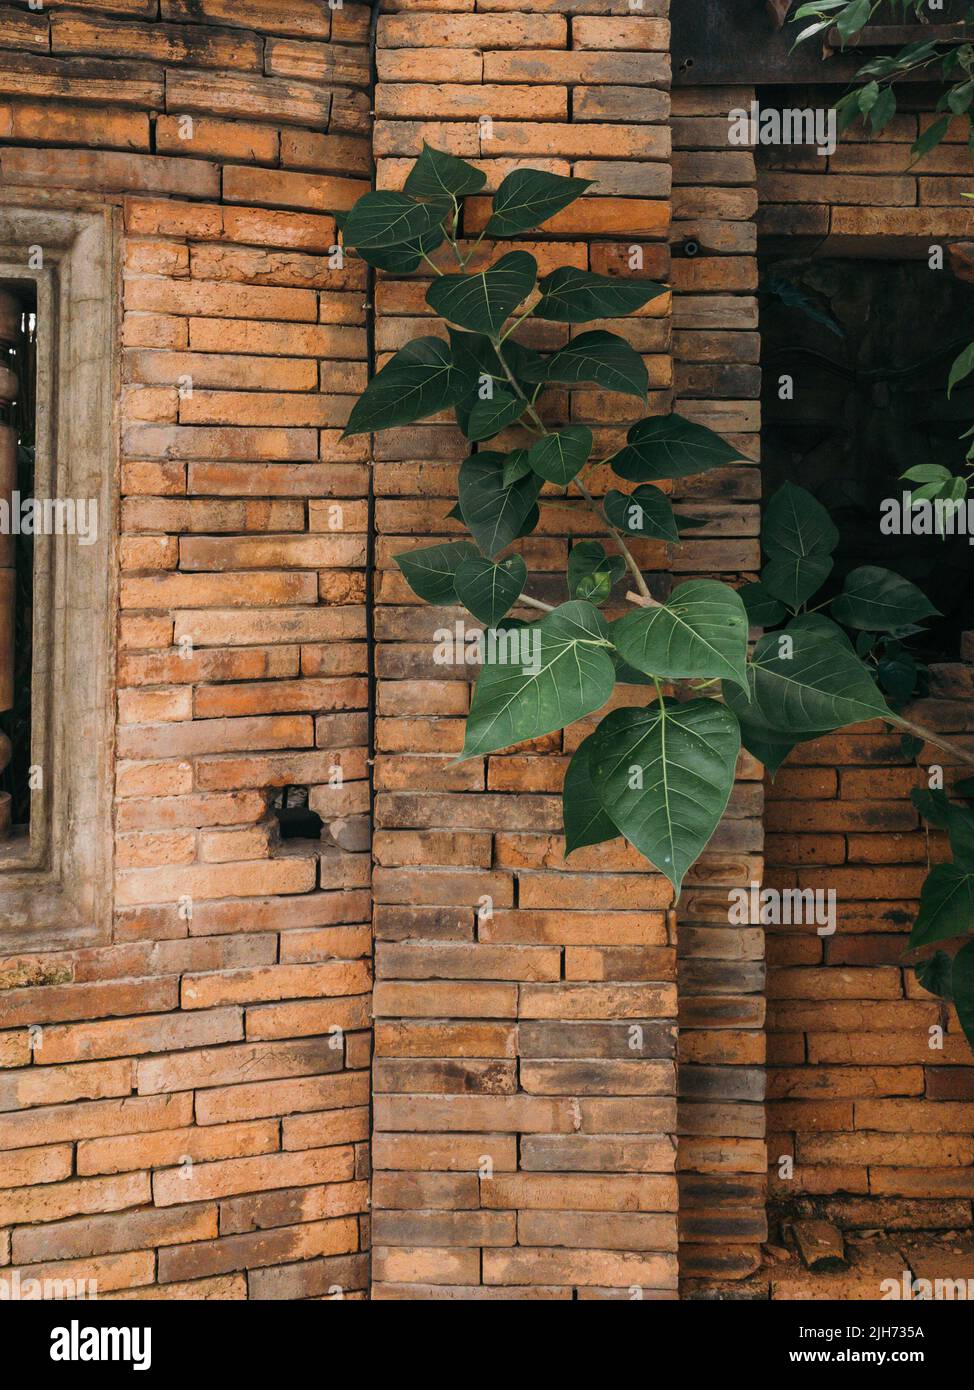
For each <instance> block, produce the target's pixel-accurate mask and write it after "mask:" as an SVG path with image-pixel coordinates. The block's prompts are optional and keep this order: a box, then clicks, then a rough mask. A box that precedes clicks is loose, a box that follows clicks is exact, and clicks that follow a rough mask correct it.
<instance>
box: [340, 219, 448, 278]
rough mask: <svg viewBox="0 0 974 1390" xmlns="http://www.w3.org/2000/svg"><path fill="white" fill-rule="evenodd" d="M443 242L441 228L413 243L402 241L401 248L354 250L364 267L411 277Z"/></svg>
mask: <svg viewBox="0 0 974 1390" xmlns="http://www.w3.org/2000/svg"><path fill="white" fill-rule="evenodd" d="M445 240H446V234H445V232H444V231H443V228H442V227H433V228H431V229H430V231H428V232H424V233H423V235H422V236H421V237H417V238H416V239H415V240H414V241H404V242H403V243H402V245H401V246H374V247H371V248H366V249H365V250H363V249H362V248H361V247H357V248H356V250H357V251H358V254H359V255H360V256H361V257H362V260H363V261H365V263H366V265H371V266H374V267H375V269H376V270H388V271H390V272H391V273H392V274H393V275H411V274H412V272H413V271H414V270H416V269H417V267H418V266H419V264H420V262H421V261H422V259H423V256H424V255H427V256H428V255H429V254H430V253H431V252H432V251H435V250H436V248H437V247H438V246H442V245H443V242H444V241H445Z"/></svg>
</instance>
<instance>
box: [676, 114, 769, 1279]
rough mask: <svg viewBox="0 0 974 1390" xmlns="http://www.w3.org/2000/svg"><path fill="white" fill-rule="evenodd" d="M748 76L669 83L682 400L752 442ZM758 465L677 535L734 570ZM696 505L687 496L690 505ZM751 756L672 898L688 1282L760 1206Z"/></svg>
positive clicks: (737, 439)
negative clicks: (722, 82)
mask: <svg viewBox="0 0 974 1390" xmlns="http://www.w3.org/2000/svg"><path fill="white" fill-rule="evenodd" d="M752 96H753V92H752V91H751V90H749V89H743V88H716V87H714V88H705V87H699V88H685V89H683V90H679V91H676V92H674V94H673V143H674V155H673V177H674V193H673V247H674V261H673V287H674V300H673V328H674V334H673V338H674V341H673V354H674V359H675V364H676V366H675V372H676V393H677V402H678V403H677V408H678V409H679V411H680V412H681V414H683V415H686V416H687V417H688V418H689V419H692V420H698V421H699V422H700V423H701V424H704V425H708V426H709V427H710V428H711V429H715V430H718V431H719V432H720V433H721V434H722V435H724V436H725V437H726V438H727V439H728V440H730V441H731V442H732V443H733V444H735V445H736V446H737V447H739V448H740V450H741V452H742V454H743V455H744V456H746V457H747V458H750V459H753V460H757V459H759V458H760V453H759V438H758V429H759V425H760V419H759V415H760V411H759V402H758V397H759V396H760V368H759V367H758V365H757V364H758V360H759V356H760V341H759V338H758V333H757V327H758V310H757V300H756V298H755V290H756V288H757V261H756V259H755V256H756V252H757V232H756V228H755V221H754V219H755V214H756V212H757V194H756V192H755V190H754V182H755V170H754V157H753V155H752V154H751V153H750V151H740V150H732V149H731V148H730V147H729V146H728V143H727V131H728V123H727V113H728V112H729V111H730V110H731V109H732V108H734V107H742V106H743V107H746V106H748V104H749V103H750V101H751V98H752ZM760 492H761V476H760V471H759V469H758V468H757V467H755V466H753V465H747V464H744V465H739V466H736V467H734V468H728V469H725V470H721V471H720V472H713V473H707V474H705V475H703V476H702V477H698V478H691V479H689V480H688V483H687V484H686V485H681V488H680V494H679V495H680V497H681V500H682V498H687V499H688V500H689V501H691V502H692V503H694V504H699V509H700V511H701V512H702V514H704V515H706V516H707V518H708V524H707V526H706V527H701V529H700V530H698V531H694V532H693V533H692V537H693V539H692V540H691V541H690V542H689V543H688V544H685V545H683V546H681V548H680V551H679V563H680V564H681V565H684V566H686V567H688V568H690V569H692V570H693V572H694V573H695V574H706V575H711V576H713V577H714V578H718V579H724V580H726V581H728V582H730V583H736V582H738V581H739V580H740V579H742V578H743V579H747V578H753V577H756V576H755V574H754V571H756V570H757V569H758V568H759V567H760V553H759V542H758V533H759V529H760V514H759V505H758V502H759V498H760ZM693 509H694V508H693V507H692V506H683V508H682V510H684V511H692V510H693ZM761 774H762V769H761V767H760V765H759V764H758V763H756V762H755V760H754V759H753V758H751V757H750V756H749V755H748V754H747V753H742V755H741V760H740V764H739V767H738V782H737V786H736V788H735V791H734V794H733V796H732V798H731V802H730V806H729V808H728V813H727V816H726V817H725V819H724V822H723V824H722V825H721V826H720V827H719V828H718V830H717V833H716V835H715V836H714V839H713V840H712V841H711V844H710V846H709V848H708V850H707V853H706V854H705V855H704V857H703V858H702V859H701V861H700V863H699V864H697V866H696V867H695V868H694V870H693V872H692V874H691V876H690V878H689V879H688V886H687V888H686V890H685V891H684V896H683V900H682V902H681V905H680V914H679V917H680V946H679V956H680V968H679V978H680V1144H679V1170H680V1238H681V1250H680V1272H681V1275H682V1276H683V1278H684V1289H685V1292H686V1293H687V1294H689V1295H691V1296H692V1295H693V1294H695V1293H705V1292H707V1291H711V1292H713V1291H714V1290H715V1289H718V1288H720V1287H721V1285H722V1284H724V1282H725V1281H730V1287H728V1288H727V1289H726V1290H725V1291H726V1292H727V1293H729V1294H731V1295H733V1284H734V1282H735V1281H739V1280H741V1279H743V1278H745V1277H746V1276H747V1275H749V1274H751V1273H752V1272H753V1271H754V1269H755V1268H756V1266H757V1264H758V1262H759V1259H760V1251H759V1245H760V1242H761V1240H762V1239H763V1238H764V1236H765V1234H766V1222H765V1215H764V1188H765V1167H766V1159H765V1146H764V1108H763V1103H762V1102H763V1099H764V1072H763V1063H764V1032H763V1027H764V933H763V929H762V928H761V927H760V926H759V925H757V924H751V925H747V926H731V925H730V924H729V922H728V892H729V890H730V889H731V888H734V887H743V886H746V885H747V884H748V883H751V882H756V881H760V879H761V874H762V860H761V850H762V839H763V832H762V826H761V815H762V810H763V789H762V785H761V781H760V778H761Z"/></svg>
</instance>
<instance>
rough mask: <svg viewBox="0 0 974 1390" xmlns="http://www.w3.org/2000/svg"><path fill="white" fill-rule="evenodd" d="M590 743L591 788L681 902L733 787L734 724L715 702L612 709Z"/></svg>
mask: <svg viewBox="0 0 974 1390" xmlns="http://www.w3.org/2000/svg"><path fill="white" fill-rule="evenodd" d="M592 737H593V744H592V751H591V754H590V767H591V772H592V781H593V783H594V784H595V787H596V790H597V792H598V795H599V799H600V800H601V802H602V806H603V809H604V810H605V811H606V813H607V815H609V816H610V817H611V819H612V820H613V821H614V823H615V824H616V826H618V828H619V830H620V831H621V833H622V834H623V835H624V836H625V837H626V839H627V840H628V841H629V842H630V843H631V844H633V845H635V847H636V849H638V850H639V851H640V853H642V854H644V855H645V856H646V858H647V859H648V860H649V861H650V862H651V863H652V864H654V865H655V866H656V868H657V869H659V871H660V872H661V873H663V874H665V875H666V877H667V878H668V879H669V880H670V882H671V883H672V884H673V887H674V889H675V891H676V893H677V895H679V892H680V888H681V886H682V884H683V879H684V877H685V876H686V872H687V870H688V869H689V868H690V866H691V864H693V862H694V861H695V860H696V859H697V857H698V856H699V854H700V853H701V851H702V850H703V849H704V848H705V847H706V845H707V842H708V841H709V839H710V837H711V835H712V834H713V833H714V830H715V829H716V827H717V823H718V822H719V820H720V818H721V816H722V815H723V813H724V808H725V807H726V805H727V801H728V798H729V796H730V793H731V788H732V787H733V785H734V769H735V766H736V764H737V755H738V753H739V751H740V746H741V736H740V730H739V728H738V725H737V720H736V719H735V718H734V716H733V714H732V713H731V712H730V710H729V709H727V708H726V707H725V706H724V705H721V704H718V703H717V701H716V700H691V701H690V702H689V703H688V704H683V705H681V704H677V703H676V702H675V701H670V700H657V701H655V702H654V703H653V704H651V705H649V706H648V708H646V709H617V710H613V711H612V713H611V714H609V715H607V716H606V718H605V719H603V721H602V723H601V724H600V725H599V727H598V729H596V731H595V733H594V735H593V736H592Z"/></svg>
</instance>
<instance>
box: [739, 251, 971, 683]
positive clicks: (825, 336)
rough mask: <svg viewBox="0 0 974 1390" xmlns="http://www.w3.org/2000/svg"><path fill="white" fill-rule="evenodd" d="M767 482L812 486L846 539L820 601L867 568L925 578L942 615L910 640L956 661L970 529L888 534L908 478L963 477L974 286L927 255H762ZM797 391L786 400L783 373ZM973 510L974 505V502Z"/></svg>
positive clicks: (967, 610) (967, 600)
mask: <svg viewBox="0 0 974 1390" xmlns="http://www.w3.org/2000/svg"><path fill="white" fill-rule="evenodd" d="M760 304H761V367H762V391H763V394H762V401H761V408H762V478H763V489H764V495H765V497H769V496H770V495H771V494H772V493H773V492H774V491H775V490H776V489H777V488H778V487H779V486H780V485H781V483H782V482H784V481H785V480H789V481H791V482H793V483H798V484H800V485H801V486H802V487H805V488H807V489H808V490H809V491H810V492H812V493H814V495H815V496H816V497H817V498H818V499H819V501H820V502H822V503H823V505H824V506H826V507H827V508H828V510H829V512H830V513H831V515H832V519H833V520H834V522H835V524H836V526H837V527H838V529H839V532H840V534H841V537H842V539H841V542H840V544H839V548H838V550H837V551H836V555H835V568H834V570H833V573H832V576H831V578H830V579H829V580H828V582H827V584H826V585H825V587H824V588H823V589H822V591H821V594H820V595H818V596H816V598H815V599H814V600H813V603H815V604H818V603H820V602H822V601H823V600H824V599H826V598H828V597H831V596H832V595H834V594H835V593H836V592H837V591H838V590H839V589H840V588H841V587H842V580H843V578H844V576H845V575H846V574H847V573H848V572H849V571H850V570H852V569H855V568H856V567H857V566H859V565H879V566H881V567H883V568H885V569H891V570H894V571H896V572H897V573H899V574H902V575H904V576H905V577H906V578H907V579H910V580H912V581H913V583H915V584H917V585H919V587H920V588H921V589H922V590H923V591H924V593H925V594H927V596H928V597H929V598H930V600H931V602H932V603H934V604H935V605H936V606H937V608H938V609H939V610H940V612H941V613H942V615H943V616H942V617H941V618H939V619H933V620H931V621H930V622H928V623H927V624H926V628H927V632H926V635H924V636H922V637H921V636H917V637H914V638H911V639H910V647H911V650H912V651H913V652H914V653H915V655H916V656H917V657H918V658H920V659H921V660H941V661H942V660H944V659H948V660H957V655H958V645H959V636H960V633H961V632H964V631H966V630H969V629H970V627H971V626H972V621H971V614H972V611H974V610H972V599H974V582H972V574H974V565H972V560H974V554H972V549H971V545H970V543H969V537H968V535H966V534H957V535H953V536H947V537H946V538H943V539H942V538H939V537H937V536H923V535H896V534H892V535H890V534H883V533H882V532H881V531H880V517H881V504H882V502H883V501H884V499H887V498H900V499H902V496H903V493H904V492H905V491H906V492H908V491H909V488H910V484H909V483H904V482H902V481H901V474H902V473H904V472H905V471H906V469H907V468H910V467H912V466H913V465H915V464H918V463H939V464H943V465H944V466H945V467H947V468H949V469H950V470H951V471H952V472H953V473H954V474H955V475H957V476H960V477H965V476H970V478H971V483H972V491H971V494H970V497H971V498H974V472H972V471H971V470H969V469H968V468H967V466H966V463H965V455H966V452H967V449H968V446H969V445H970V443H971V441H970V439H965V440H962V439H961V438H960V436H961V435H963V434H964V433H965V431H967V430H968V429H970V428H971V425H972V424H974V386H972V385H971V384H970V383H969V382H966V383H962V384H961V385H960V386H958V387H956V388H955V389H954V392H953V394H952V396H951V398H950V400H948V399H947V378H948V373H949V371H950V366H951V363H952V362H953V360H954V358H955V357H956V356H957V354H958V353H959V352H960V351H961V349H962V348H963V347H965V346H966V345H967V344H968V343H969V342H970V341H971V339H972V337H974V328H972V325H974V285H970V284H966V283H964V282H962V281H960V280H958V279H956V278H955V277H954V276H953V275H952V274H951V273H950V271H949V270H941V271H933V270H930V269H929V268H928V267H927V265H926V262H922V261H895V260H882V261H879V260H875V261H871V260H851V259H850V260H826V259H822V260H814V259H806V260H791V261H788V260H769V259H762V263H761V295H760ZM783 376H789V377H791V378H792V379H793V382H794V399H793V400H782V399H781V398H780V380H781V378H782V377H783ZM969 510H970V511H972V512H974V506H971V507H970V508H969Z"/></svg>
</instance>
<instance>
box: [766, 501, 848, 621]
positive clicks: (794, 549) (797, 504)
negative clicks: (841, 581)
mask: <svg viewBox="0 0 974 1390" xmlns="http://www.w3.org/2000/svg"><path fill="white" fill-rule="evenodd" d="M761 542H762V544H763V546H764V550H765V553H766V554H767V555H768V556H769V557H770V558H769V563H768V564H767V565H766V566H765V567H764V569H763V570H762V571H761V583H762V584H763V585H764V587H765V588H766V589H767V590H768V591H769V592H770V593H771V594H772V595H773V597H774V598H778V599H781V601H782V602H783V603H786V604H788V606H789V607H790V608H797V607H799V606H800V605H801V604H803V603H805V602H806V600H807V599H809V598H811V596H812V594H814V593H815V592H816V590H817V589H819V588H820V587H821V585H822V584H823V583H824V582H825V580H826V579H827V578H828V576H829V574H830V573H831V570H832V560H831V558H830V557H831V555H832V551H833V550H834V549H835V547H836V546H837V545H838V543H839V533H838V531H837V530H836V528H835V526H834V524H833V522H832V518H831V517H830V516H829V514H828V512H827V511H826V510H825V508H824V507H823V506H822V504H821V502H818V501H816V499H815V498H814V497H813V496H812V494H811V493H810V492H806V491H805V489H804V488H803V487H796V486H795V485H794V484H793V483H784V484H783V485H782V486H781V487H780V488H779V489H778V491H777V492H776V493H775V494H774V496H773V497H772V498H771V501H770V502H769V503H768V505H767V507H766V508H765V513H764V520H763V522H762V524H761Z"/></svg>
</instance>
